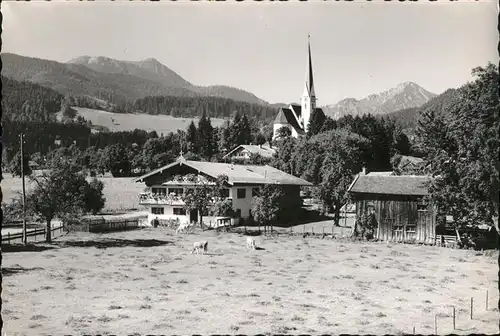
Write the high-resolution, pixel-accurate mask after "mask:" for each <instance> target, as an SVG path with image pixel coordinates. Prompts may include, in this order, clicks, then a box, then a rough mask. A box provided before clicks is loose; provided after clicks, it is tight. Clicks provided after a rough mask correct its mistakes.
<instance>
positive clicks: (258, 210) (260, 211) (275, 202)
mask: <svg viewBox="0 0 500 336" xmlns="http://www.w3.org/2000/svg"><path fill="white" fill-rule="evenodd" d="M282 195H283V192H282V190H281V188H280V187H279V186H276V185H270V184H268V185H264V186H263V187H261V188H260V191H259V195H258V196H254V197H253V198H252V217H253V219H254V220H255V221H256V222H257V223H258V224H259V225H263V226H264V227H265V226H268V225H271V230H272V223H273V221H275V220H276V219H277V218H278V214H279V212H280V199H281V197H282Z"/></svg>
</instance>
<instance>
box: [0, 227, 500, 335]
mask: <svg viewBox="0 0 500 336" xmlns="http://www.w3.org/2000/svg"><path fill="white" fill-rule="evenodd" d="M201 239H207V240H208V241H209V246H208V252H209V254H207V255H196V254H189V251H190V248H191V247H192V244H193V242H194V241H198V240H201ZM256 239H257V246H260V247H261V248H262V249H260V250H256V251H252V250H246V249H245V238H244V237H243V236H242V235H239V234H236V233H226V234H217V233H216V232H213V231H206V232H198V233H196V234H192V235H177V236H176V235H173V234H172V232H171V230H169V229H166V228H157V229H153V228H147V229H142V230H136V231H129V232H121V233H113V234H100V235H99V234H87V233H79V234H70V235H68V236H66V237H63V238H62V239H60V240H59V239H58V241H57V242H56V243H55V244H54V245H53V246H52V247H53V248H52V249H46V250H43V249H41V251H38V252H26V251H24V252H14V251H10V252H9V251H4V260H3V267H4V269H3V274H4V280H3V292H2V298H3V300H4V304H3V311H2V314H3V318H4V321H5V324H4V331H5V332H6V333H7V335H11V334H13V333H16V332H17V333H20V334H26V335H47V334H98V333H99V334H106V333H113V334H124V333H126V334H129V335H130V334H134V333H137V334H146V333H149V334H190V335H191V334H214V333H219V334H220V333H222V334H256V333H275V334H283V333H290V334H299V333H328V334H340V333H352V334H364V333H370V334H400V333H411V332H412V329H413V327H415V331H416V333H417V334H432V333H434V317H435V315H436V314H437V315H438V330H437V331H438V334H449V333H457V334H464V335H465V334H470V333H496V332H498V331H499V330H498V309H496V308H494V307H496V302H497V300H498V287H497V286H498V285H497V271H498V268H497V267H498V266H497V253H498V252H496V251H495V252H494V253H490V254H483V253H482V252H474V251H465V250H452V249H445V248H438V247H423V246H416V245H388V244H386V243H352V242H347V241H336V240H331V239H323V240H322V239H312V238H311V239H303V238H302V237H289V236H278V237H268V238H266V237H262V236H261V237H257V238H256ZM41 246H43V245H41ZM47 248H48V247H47ZM486 290H489V302H490V308H489V310H488V311H486V309H485V291H486ZM471 296H472V297H474V301H475V312H474V319H473V320H470V318H469V304H470V298H471ZM452 305H455V307H456V310H457V325H456V326H457V330H453V329H452V319H451V313H452Z"/></svg>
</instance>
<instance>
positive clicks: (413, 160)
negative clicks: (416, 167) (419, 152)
mask: <svg viewBox="0 0 500 336" xmlns="http://www.w3.org/2000/svg"><path fill="white" fill-rule="evenodd" d="M403 161H408V162H411V163H413V164H420V163H423V162H424V159H421V158H419V157H416V156H409V155H402V156H401V162H403Z"/></svg>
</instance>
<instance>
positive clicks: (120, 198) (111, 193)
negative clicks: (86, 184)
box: [1, 173, 145, 212]
mask: <svg viewBox="0 0 500 336" xmlns="http://www.w3.org/2000/svg"><path fill="white" fill-rule="evenodd" d="M3 177H4V179H3V180H2V184H1V185H2V194H3V201H4V202H6V203H8V202H10V200H11V199H13V198H15V197H16V195H17V194H16V193H18V192H19V193H21V192H22V182H21V178H20V177H13V176H12V175H11V174H6V173H4V174H3ZM98 179H99V180H101V181H102V182H103V183H104V190H103V194H104V197H105V198H106V204H105V206H104V209H103V211H105V212H119V211H128V210H144V209H145V208H144V207H143V206H141V205H139V193H140V192H142V190H143V189H144V186H145V185H144V183H135V182H133V181H132V177H98ZM89 180H90V178H89ZM25 181H26V191H27V192H28V191H29V190H30V188H31V182H30V179H29V178H26V180H25Z"/></svg>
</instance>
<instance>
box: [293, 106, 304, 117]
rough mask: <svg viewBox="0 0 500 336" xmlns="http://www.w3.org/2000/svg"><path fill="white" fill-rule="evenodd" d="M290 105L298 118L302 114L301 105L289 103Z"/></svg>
mask: <svg viewBox="0 0 500 336" xmlns="http://www.w3.org/2000/svg"><path fill="white" fill-rule="evenodd" d="M290 107H291V108H292V110H293V112H295V115H296V116H297V118H300V116H301V115H302V106H300V105H298V104H290Z"/></svg>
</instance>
